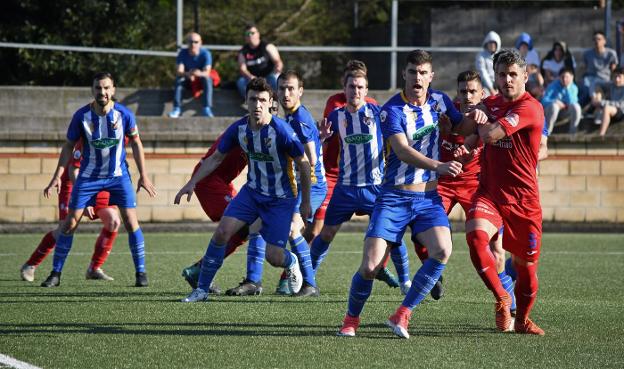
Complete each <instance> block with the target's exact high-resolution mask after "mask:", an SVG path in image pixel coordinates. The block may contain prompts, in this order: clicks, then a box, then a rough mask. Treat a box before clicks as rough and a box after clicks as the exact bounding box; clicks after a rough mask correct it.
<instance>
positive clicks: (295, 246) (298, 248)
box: [289, 236, 316, 287]
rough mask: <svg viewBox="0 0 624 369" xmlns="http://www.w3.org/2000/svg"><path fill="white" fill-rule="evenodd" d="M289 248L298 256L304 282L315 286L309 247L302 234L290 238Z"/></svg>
mask: <svg viewBox="0 0 624 369" xmlns="http://www.w3.org/2000/svg"><path fill="white" fill-rule="evenodd" d="M289 242H290V248H291V250H292V251H293V252H294V253H295V255H297V258H299V269H301V275H303V280H304V282H306V283H308V284H309V285H310V286H312V287H316V280H315V279H314V270H313V269H312V260H311V259H310V247H309V246H308V243H307V242H306V240H305V238H303V236H299V237H297V238H295V239H294V240H290V241H289Z"/></svg>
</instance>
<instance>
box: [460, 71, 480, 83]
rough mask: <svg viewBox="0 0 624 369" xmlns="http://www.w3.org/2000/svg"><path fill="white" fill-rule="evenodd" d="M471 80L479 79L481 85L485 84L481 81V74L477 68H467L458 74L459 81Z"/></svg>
mask: <svg viewBox="0 0 624 369" xmlns="http://www.w3.org/2000/svg"><path fill="white" fill-rule="evenodd" d="M469 81H477V82H479V84H480V85H481V86H483V82H481V76H480V75H479V72H477V71H475V70H466V71H463V72H461V73H459V74H458V75H457V83H458V84H459V83H460V82H469Z"/></svg>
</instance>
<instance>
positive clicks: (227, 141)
mask: <svg viewBox="0 0 624 369" xmlns="http://www.w3.org/2000/svg"><path fill="white" fill-rule="evenodd" d="M235 146H240V144H239V142H238V124H232V125H231V126H229V127H228V129H226V130H225V132H223V135H222V136H221V142H219V146H218V147H217V150H219V152H220V153H222V154H225V153H227V152H229V151H230V150H232V148H234V147H235Z"/></svg>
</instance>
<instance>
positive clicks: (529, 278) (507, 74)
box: [459, 50, 544, 335]
mask: <svg viewBox="0 0 624 369" xmlns="http://www.w3.org/2000/svg"><path fill="white" fill-rule="evenodd" d="M494 70H495V78H496V84H497V87H498V89H499V91H500V93H499V94H498V95H495V96H491V97H488V98H487V99H486V100H485V107H486V108H487V110H488V120H487V122H482V121H478V122H477V123H483V124H479V125H478V131H479V136H480V137H481V139H482V140H483V142H484V143H485V147H484V149H483V150H484V151H483V155H484V157H483V160H482V166H481V177H480V183H479V190H478V192H477V194H476V195H475V197H474V198H473V204H472V207H471V209H470V211H469V212H468V217H467V219H466V240H467V241H468V245H469V248H470V258H471V260H472V262H473V265H474V266H475V269H476V270H477V272H478V273H479V276H480V277H481V278H482V279H483V282H484V283H485V285H486V286H487V287H488V288H489V289H490V290H491V291H492V293H493V294H494V297H495V299H496V304H495V316H496V327H497V328H498V329H499V330H501V331H505V330H507V329H508V328H509V326H510V324H511V313H510V304H511V297H510V296H509V294H508V293H507V291H505V289H504V288H503V286H502V284H501V281H500V280H499V278H498V277H497V275H496V266H495V263H494V260H493V258H492V257H491V255H490V254H489V250H488V243H489V242H490V240H491V239H492V237H495V236H496V235H497V234H498V230H499V229H500V227H501V226H503V225H504V227H505V231H504V234H503V247H504V248H505V250H507V251H509V252H510V253H511V254H512V260H513V265H514V268H515V270H516V272H517V280H516V286H515V295H516V305H517V311H516V319H515V323H514V330H515V332H516V333H527V334H535V335H544V331H543V330H542V329H541V328H539V327H538V326H537V325H536V324H535V323H533V321H531V319H529V314H530V312H531V309H532V307H533V304H534V303H535V299H536V296H537V290H538V281H537V265H538V258H539V255H540V249H541V236H542V210H541V206H540V198H539V190H538V185H537V173H536V167H537V162H538V151H539V146H540V140H541V136H542V129H543V124H544V111H543V109H542V106H541V105H540V103H539V101H537V100H535V99H534V98H533V97H531V95H529V93H528V92H526V90H525V87H524V86H525V83H526V81H527V78H528V76H527V71H526V61H525V60H524V59H523V58H522V57H521V56H520V54H519V53H518V52H517V51H515V50H501V51H499V52H498V53H496V54H495V56H494ZM474 129H475V122H471V123H464V124H462V125H461V126H460V127H459V131H460V132H461V133H466V132H474Z"/></svg>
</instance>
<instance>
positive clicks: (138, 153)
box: [130, 135, 156, 197]
mask: <svg viewBox="0 0 624 369" xmlns="http://www.w3.org/2000/svg"><path fill="white" fill-rule="evenodd" d="M130 147H132V156H133V157H134V162H135V164H136V166H137V170H138V171H139V180H138V181H137V192H139V190H140V189H141V187H143V188H144V189H145V191H147V194H148V195H149V196H150V197H154V196H156V187H154V185H153V184H152V181H150V179H149V177H148V176H147V172H146V171H145V152H144V150H143V143H142V142H141V138H140V137H139V135H134V136H130Z"/></svg>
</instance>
